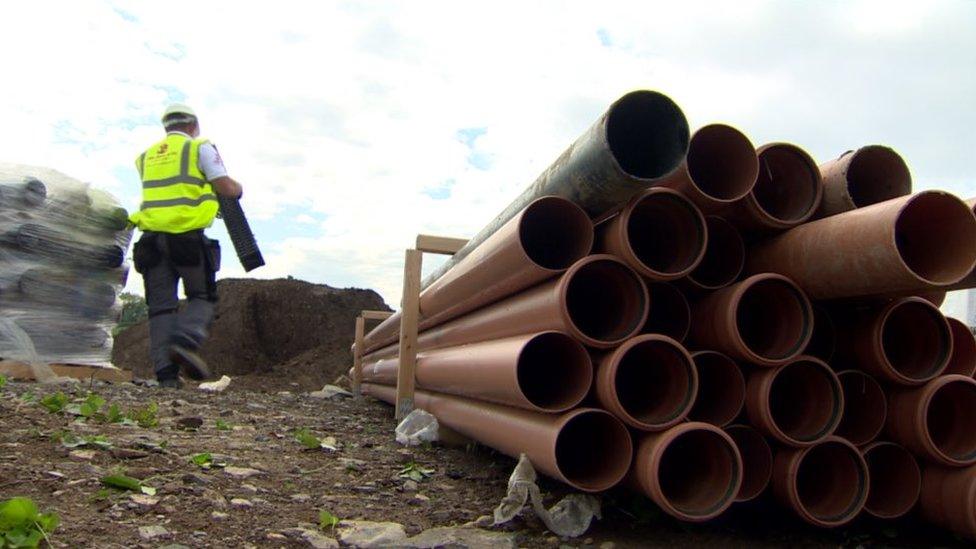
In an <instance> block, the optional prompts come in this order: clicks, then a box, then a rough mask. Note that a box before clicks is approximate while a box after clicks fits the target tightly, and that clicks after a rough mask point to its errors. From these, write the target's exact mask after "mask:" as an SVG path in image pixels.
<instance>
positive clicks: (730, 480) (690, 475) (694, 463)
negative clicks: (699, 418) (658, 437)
mask: <svg viewBox="0 0 976 549" xmlns="http://www.w3.org/2000/svg"><path fill="white" fill-rule="evenodd" d="M735 452H736V450H735V448H733V447H732V445H730V444H729V443H728V441H727V440H726V439H725V438H724V437H722V436H721V435H720V434H718V433H715V432H712V431H706V430H693V431H687V432H685V433H682V434H681V435H679V436H678V437H677V438H676V439H675V440H674V441H673V442H672V443H671V444H670V445H668V447H667V449H665V450H664V455H662V456H661V465H660V469H659V470H658V482H659V483H660V485H661V492H662V493H663V494H664V497H665V499H667V500H668V501H669V502H670V503H671V505H673V506H674V507H675V508H676V509H677V510H678V511H680V512H682V513H684V514H686V515H690V516H703V515H709V514H712V513H715V512H716V511H717V510H719V509H721V508H722V507H724V506H725V505H727V504H728V503H729V502H730V501H732V500H733V499H734V498H735V496H736V492H737V490H736V484H737V482H738V480H739V476H740V475H741V474H742V473H741V471H739V467H738V464H737V463H736V459H735Z"/></svg>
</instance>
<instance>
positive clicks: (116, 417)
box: [105, 402, 126, 423]
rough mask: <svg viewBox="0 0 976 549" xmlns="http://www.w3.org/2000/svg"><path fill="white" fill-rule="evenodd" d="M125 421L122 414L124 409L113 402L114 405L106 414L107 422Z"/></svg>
mask: <svg viewBox="0 0 976 549" xmlns="http://www.w3.org/2000/svg"><path fill="white" fill-rule="evenodd" d="M125 419H126V418H125V414H123V413H122V408H121V407H120V406H119V405H118V404H116V403H114V402H113V403H112V405H111V406H109V407H108V413H106V414H105V421H107V422H109V423H122V422H123V421H124V420H125Z"/></svg>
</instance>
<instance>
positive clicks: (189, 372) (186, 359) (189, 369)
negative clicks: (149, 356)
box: [169, 344, 210, 381]
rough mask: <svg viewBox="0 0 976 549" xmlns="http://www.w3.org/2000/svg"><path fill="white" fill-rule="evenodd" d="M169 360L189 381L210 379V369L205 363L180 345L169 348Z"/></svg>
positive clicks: (198, 356)
mask: <svg viewBox="0 0 976 549" xmlns="http://www.w3.org/2000/svg"><path fill="white" fill-rule="evenodd" d="M169 359H170V360H172V361H173V363H174V364H177V365H178V366H179V367H180V368H181V369H182V370H183V373H184V374H186V376H187V377H189V378H190V379H194V380H197V381H199V380H201V379H207V378H208V377H210V368H209V367H208V366H207V361H205V360H203V359H202V358H201V357H200V355H198V354H196V353H195V352H193V351H191V350H190V349H188V348H186V347H184V346H182V345H176V344H174V345H171V346H170V348H169Z"/></svg>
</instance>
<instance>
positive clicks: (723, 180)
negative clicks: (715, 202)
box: [687, 124, 759, 201]
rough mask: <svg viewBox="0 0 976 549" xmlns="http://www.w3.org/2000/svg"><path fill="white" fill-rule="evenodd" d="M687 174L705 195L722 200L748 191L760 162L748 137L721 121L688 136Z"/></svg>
mask: <svg viewBox="0 0 976 549" xmlns="http://www.w3.org/2000/svg"><path fill="white" fill-rule="evenodd" d="M687 160H688V174H689V175H691V179H692V181H694V182H695V186H697V187H698V188H699V189H701V191H702V192H703V193H705V194H706V195H708V196H710V197H712V198H716V199H719V200H724V201H732V200H738V199H739V198H742V197H743V196H745V195H747V194H749V191H750V190H752V186H753V185H754V184H755V183H756V172H757V171H758V170H759V161H758V160H757V158H756V149H755V148H753V145H752V143H751V142H750V141H749V138H748V137H746V136H745V135H743V134H742V133H741V132H740V131H738V130H736V129H735V128H732V127H729V126H725V125H722V124H712V125H709V126H705V127H703V128H701V129H699V130H698V131H696V132H695V133H694V135H692V136H691V143H690V144H689V145H688V159H687Z"/></svg>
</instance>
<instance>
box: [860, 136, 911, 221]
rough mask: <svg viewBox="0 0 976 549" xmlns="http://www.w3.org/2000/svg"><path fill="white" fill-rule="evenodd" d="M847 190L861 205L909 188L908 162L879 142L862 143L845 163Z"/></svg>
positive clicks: (891, 196) (892, 196)
mask: <svg viewBox="0 0 976 549" xmlns="http://www.w3.org/2000/svg"><path fill="white" fill-rule="evenodd" d="M847 192H848V193H850V195H851V199H852V200H853V201H854V206H855V207H858V208H863V207H864V206H870V205H871V204H877V203H878V202H884V201H885V200H891V199H892V198H898V197H899V196H905V195H907V194H911V192H912V175H911V173H909V171H908V165H907V164H905V161H904V160H903V159H902V157H901V156H899V155H898V153H896V152H895V151H894V150H892V149H890V148H888V147H883V146H881V145H869V146H867V147H862V148H860V149H858V150H857V151H856V152H855V153H854V157H853V158H852V159H851V162H850V164H848V167H847Z"/></svg>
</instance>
